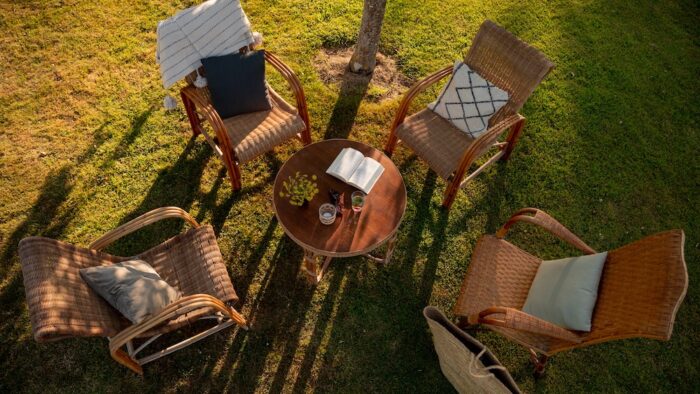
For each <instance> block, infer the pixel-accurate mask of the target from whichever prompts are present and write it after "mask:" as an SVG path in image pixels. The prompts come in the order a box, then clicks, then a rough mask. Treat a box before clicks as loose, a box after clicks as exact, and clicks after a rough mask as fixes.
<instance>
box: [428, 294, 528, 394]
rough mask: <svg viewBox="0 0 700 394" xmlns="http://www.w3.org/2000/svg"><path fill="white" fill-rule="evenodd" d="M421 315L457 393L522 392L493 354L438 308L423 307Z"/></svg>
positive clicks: (445, 371) (446, 375) (442, 367)
mask: <svg viewBox="0 0 700 394" xmlns="http://www.w3.org/2000/svg"><path fill="white" fill-rule="evenodd" d="M423 316H425V320H427V322H428V326H429V327H430V331H431V332H432V334H433V343H434V344H435V351H436V352H437V354H438V358H439V359H440V369H441V370H442V373H443V374H444V375H445V377H446V378H447V380H449V381H450V383H452V386H453V387H454V388H455V390H457V392H459V393H520V392H521V391H520V389H519V388H518V385H517V384H516V383H515V381H514V380H513V378H512V377H511V376H510V373H508V370H506V368H505V367H503V366H502V365H501V363H500V362H499V361H498V359H497V358H496V357H495V356H494V355H493V353H491V351H490V350H489V349H488V348H486V347H485V346H484V345H483V344H482V343H481V342H479V341H477V340H476V339H474V338H473V337H472V336H470V335H469V334H467V333H465V332H464V331H462V330H460V329H459V328H458V327H457V326H456V325H454V324H453V323H452V322H450V321H449V320H448V319H447V318H446V317H445V315H444V314H443V313H442V312H440V310H439V309H437V308H435V307H432V306H428V307H426V308H425V309H423Z"/></svg>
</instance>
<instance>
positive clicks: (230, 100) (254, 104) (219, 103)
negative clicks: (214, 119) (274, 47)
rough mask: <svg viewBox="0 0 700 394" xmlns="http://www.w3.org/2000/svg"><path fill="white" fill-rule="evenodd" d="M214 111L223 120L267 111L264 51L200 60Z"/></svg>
mask: <svg viewBox="0 0 700 394" xmlns="http://www.w3.org/2000/svg"><path fill="white" fill-rule="evenodd" d="M202 64H203V65H204V72H205V73H206V76H207V82H208V84H209V91H210V92H211V100H212V103H213V104H214V108H216V111H217V112H218V113H219V116H221V118H222V119H226V118H230V117H232V116H236V115H240V114H247V113H251V112H257V111H265V110H268V109H270V108H271V107H270V101H269V100H268V94H267V86H266V85H265V51H251V52H248V53H245V54H241V53H235V54H231V55H224V56H214V57H208V58H206V59H202Z"/></svg>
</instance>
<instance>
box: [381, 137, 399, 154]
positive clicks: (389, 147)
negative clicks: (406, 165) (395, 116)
mask: <svg viewBox="0 0 700 394" xmlns="http://www.w3.org/2000/svg"><path fill="white" fill-rule="evenodd" d="M397 142H399V137H398V136H397V135H396V131H395V130H391V132H390V133H389V139H388V140H387V141H386V145H384V153H385V154H386V155H387V156H389V157H391V155H392V154H393V153H394V148H396V143H397Z"/></svg>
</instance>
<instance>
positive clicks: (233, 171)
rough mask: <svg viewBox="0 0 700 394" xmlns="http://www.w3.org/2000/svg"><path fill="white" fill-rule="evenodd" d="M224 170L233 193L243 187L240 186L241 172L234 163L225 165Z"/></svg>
mask: <svg viewBox="0 0 700 394" xmlns="http://www.w3.org/2000/svg"><path fill="white" fill-rule="evenodd" d="M226 170H227V172H228V177H229V179H230V180H231V187H232V188H233V191H234V192H236V191H239V190H241V188H242V187H243V185H242V184H241V170H240V168H238V164H236V163H235V162H233V163H231V164H228V163H226Z"/></svg>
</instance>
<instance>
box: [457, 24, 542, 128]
mask: <svg viewBox="0 0 700 394" xmlns="http://www.w3.org/2000/svg"><path fill="white" fill-rule="evenodd" d="M464 63H466V64H467V65H468V66H469V67H470V68H471V69H472V70H474V71H476V72H477V73H479V74H480V75H481V76H482V77H484V78H486V79H487V80H489V81H490V82H491V83H493V84H494V85H496V86H498V87H499V88H501V89H503V90H505V91H506V92H508V94H509V95H510V99H509V101H508V103H507V104H506V105H505V106H503V108H501V109H500V110H499V111H498V113H497V114H496V115H494V116H493V117H492V118H491V125H494V124H496V123H497V122H499V121H500V120H501V119H503V118H504V117H506V116H508V115H512V114H515V113H517V112H518V111H519V110H520V109H521V108H522V107H523V105H524V104H525V102H526V101H527V99H528V97H530V95H531V94H532V92H534V91H535V88H536V87H537V85H539V84H540V82H541V81H542V79H543V78H544V77H545V76H547V74H548V73H549V72H550V71H551V70H552V69H553V68H554V63H552V62H551V61H550V60H549V59H547V57H546V56H545V55H544V54H543V53H542V52H540V51H539V50H538V49H536V48H534V47H532V46H530V45H528V44H527V43H525V42H523V41H521V40H520V39H519V38H518V37H516V36H515V35H513V34H511V33H510V32H508V31H507V30H506V29H504V28H502V27H500V26H498V25H497V24H495V23H493V22H491V21H489V20H486V21H484V23H483V24H482V25H481V28H479V31H478V32H477V33H476V37H474V41H473V42H472V46H471V47H470V48H469V52H467V55H466V57H465V58H464Z"/></svg>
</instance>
